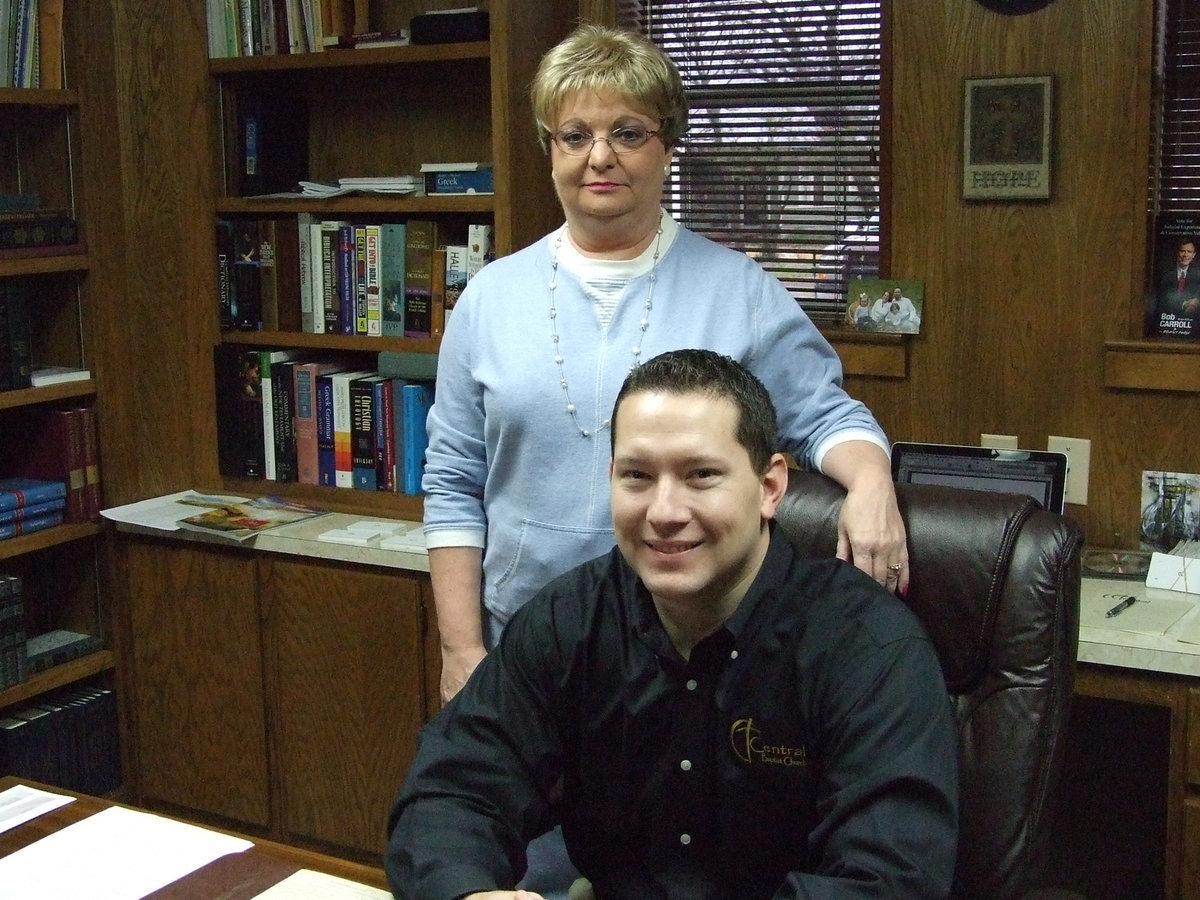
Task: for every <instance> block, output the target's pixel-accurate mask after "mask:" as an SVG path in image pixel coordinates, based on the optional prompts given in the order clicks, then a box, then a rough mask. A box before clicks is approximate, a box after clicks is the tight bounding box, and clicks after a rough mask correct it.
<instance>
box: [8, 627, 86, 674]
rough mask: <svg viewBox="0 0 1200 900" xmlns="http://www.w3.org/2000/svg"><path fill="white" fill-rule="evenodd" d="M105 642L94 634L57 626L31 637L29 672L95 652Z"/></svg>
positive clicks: (27, 652)
mask: <svg viewBox="0 0 1200 900" xmlns="http://www.w3.org/2000/svg"><path fill="white" fill-rule="evenodd" d="M103 646H104V644H103V642H102V641H101V640H100V638H98V637H96V636H95V635H93V634H83V633H82V632H79V631H70V630H68V629H66V628H56V629H54V630H52V631H47V632H44V633H42V634H35V635H33V636H32V637H30V638H29V640H28V643H27V645H26V654H27V659H28V663H29V672H30V674H33V673H35V672H44V671H45V670H46V669H49V668H50V667H51V666H59V665H62V664H63V663H65V662H70V661H71V660H73V659H78V658H79V657H81V656H86V655H87V654H89V653H95V652H96V651H97V650H99V649H100V648H101V647H103Z"/></svg>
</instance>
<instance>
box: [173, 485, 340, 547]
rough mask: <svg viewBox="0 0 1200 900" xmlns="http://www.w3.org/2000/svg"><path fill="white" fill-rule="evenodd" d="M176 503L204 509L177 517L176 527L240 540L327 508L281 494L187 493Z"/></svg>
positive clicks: (318, 514) (310, 516) (319, 514)
mask: <svg viewBox="0 0 1200 900" xmlns="http://www.w3.org/2000/svg"><path fill="white" fill-rule="evenodd" d="M179 502H180V503H183V504H186V505H189V506H200V507H204V508H205V511H204V512H201V513H196V514H195V515H191V516H184V517H183V518H182V519H180V520H179V527H180V528H183V529H185V530H188V531H199V532H204V533H207V534H215V535H220V536H221V537H227V538H232V539H233V540H236V541H244V540H248V539H250V538H252V537H254V536H255V535H257V534H261V533H262V532H264V531H267V530H269V529H271V528H278V527H279V526H280V525H290V524H292V523H295V522H303V521H305V520H306V519H312V518H316V517H317V516H324V515H327V510H324V509H320V508H318V507H315V506H310V505H308V504H306V503H300V502H297V501H295V500H287V499H285V498H283V497H274V496H266V497H255V498H252V499H249V500H246V499H243V498H239V497H222V496H212V495H204V494H190V495H188V496H186V497H183V498H181V499H180V501H179Z"/></svg>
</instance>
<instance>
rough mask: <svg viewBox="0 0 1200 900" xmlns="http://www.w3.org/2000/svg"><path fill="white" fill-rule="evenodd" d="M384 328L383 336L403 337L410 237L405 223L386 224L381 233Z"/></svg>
mask: <svg viewBox="0 0 1200 900" xmlns="http://www.w3.org/2000/svg"><path fill="white" fill-rule="evenodd" d="M379 242H380V250H379V281H380V292H381V300H380V303H381V306H382V310H381V328H380V330H381V331H382V333H383V334H384V335H387V336H390V337H403V335H404V255H405V253H406V251H407V234H406V229H405V226H404V223H403V222H386V223H384V224H383V225H381V226H380V232H379Z"/></svg>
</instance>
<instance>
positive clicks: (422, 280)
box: [404, 219, 439, 338]
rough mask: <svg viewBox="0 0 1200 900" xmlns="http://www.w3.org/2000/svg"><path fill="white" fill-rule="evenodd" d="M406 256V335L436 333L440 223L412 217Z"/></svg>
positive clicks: (428, 335) (407, 232)
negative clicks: (436, 250)
mask: <svg viewBox="0 0 1200 900" xmlns="http://www.w3.org/2000/svg"><path fill="white" fill-rule="evenodd" d="M406 236H407V242H406V244H405V256H404V335H405V337H418V338H419V337H430V336H431V334H432V321H431V315H432V295H433V250H434V248H435V247H437V246H438V244H439V240H438V237H439V235H438V225H437V223H436V222H434V221H433V220H431V219H409V220H408V223H407V227H406Z"/></svg>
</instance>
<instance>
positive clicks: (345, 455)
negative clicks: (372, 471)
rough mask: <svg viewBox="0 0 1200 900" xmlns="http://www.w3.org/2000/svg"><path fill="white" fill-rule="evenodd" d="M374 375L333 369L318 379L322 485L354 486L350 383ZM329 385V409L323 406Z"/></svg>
mask: <svg viewBox="0 0 1200 900" xmlns="http://www.w3.org/2000/svg"><path fill="white" fill-rule="evenodd" d="M371 374H373V373H372V372H370V371H366V370H359V371H353V372H334V373H331V374H329V375H322V376H321V377H320V378H318V379H317V386H318V393H317V401H318V405H317V416H318V418H317V440H318V442H319V445H318V448H317V452H318V456H319V465H320V471H319V478H320V481H321V484H324V485H330V486H333V487H346V488H348V487H353V486H354V476H353V474H352V471H353V466H352V465H351V454H350V382H351V381H353V380H354V379H355V378H363V377H365V376H367V375H371ZM326 384H328V386H329V387H328V408H327V409H326V408H325V407H324V406H323V404H324V402H325V396H324V395H325V393H326V392H325V390H324V385H326ZM326 423H328V424H326Z"/></svg>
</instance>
